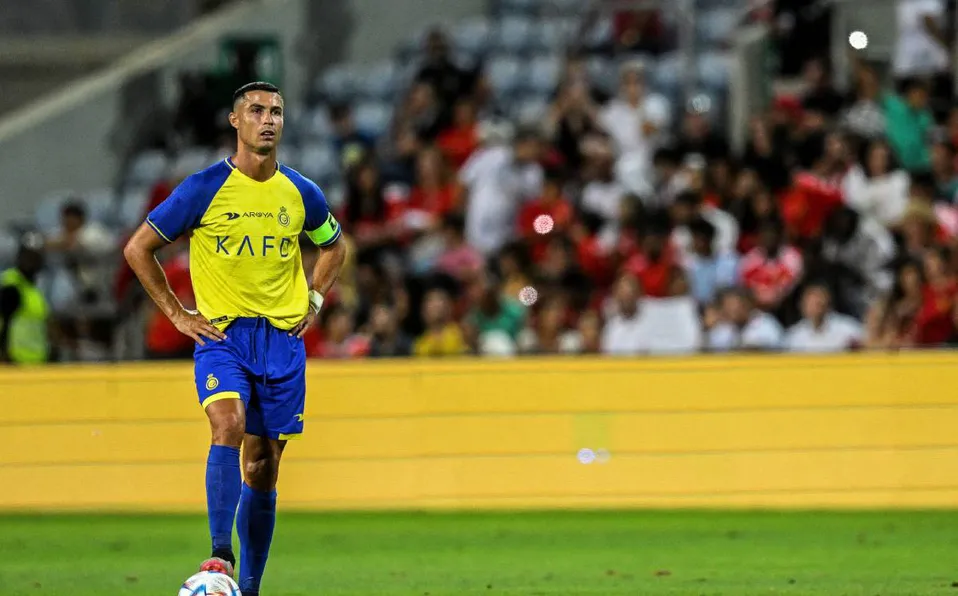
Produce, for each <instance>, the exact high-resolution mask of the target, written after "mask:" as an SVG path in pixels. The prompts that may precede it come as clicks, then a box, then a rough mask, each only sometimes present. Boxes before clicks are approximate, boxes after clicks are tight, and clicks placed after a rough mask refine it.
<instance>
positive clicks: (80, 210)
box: [60, 200, 86, 219]
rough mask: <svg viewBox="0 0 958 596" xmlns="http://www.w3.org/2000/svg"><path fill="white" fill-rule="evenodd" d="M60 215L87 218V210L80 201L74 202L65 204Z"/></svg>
mask: <svg viewBox="0 0 958 596" xmlns="http://www.w3.org/2000/svg"><path fill="white" fill-rule="evenodd" d="M60 213H61V214H63V215H64V216H73V217H78V218H80V219H85V218H86V209H85V208H84V207H83V203H81V202H80V201H79V200H73V201H70V202H69V203H66V204H64V205H63V208H62V209H61V210H60Z"/></svg>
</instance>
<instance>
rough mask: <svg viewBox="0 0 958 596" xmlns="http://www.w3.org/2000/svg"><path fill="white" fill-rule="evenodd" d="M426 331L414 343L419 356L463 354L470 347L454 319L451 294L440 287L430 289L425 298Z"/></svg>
mask: <svg viewBox="0 0 958 596" xmlns="http://www.w3.org/2000/svg"><path fill="white" fill-rule="evenodd" d="M422 318H423V323H424V324H425V331H424V332H423V334H422V335H420V336H419V338H418V339H416V341H415V343H414V344H413V353H414V354H415V355H416V356H419V357H427V358H428V357H443V356H461V355H463V354H465V353H466V351H467V349H468V347H467V345H466V340H465V338H464V336H463V333H462V329H460V328H459V325H457V324H456V323H455V321H453V319H452V303H451V302H450V299H449V294H448V293H447V292H446V291H445V290H443V289H440V288H435V289H432V290H429V291H428V292H427V293H426V296H425V298H424V299H423V304H422Z"/></svg>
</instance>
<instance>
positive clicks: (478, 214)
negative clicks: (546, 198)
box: [459, 126, 542, 255]
mask: <svg viewBox="0 0 958 596" xmlns="http://www.w3.org/2000/svg"><path fill="white" fill-rule="evenodd" d="M486 135H487V138H486V139H484V141H483V144H482V146H481V147H480V148H479V149H478V150H477V151H476V152H475V153H473V155H472V157H470V158H469V160H468V161H467V162H466V164H465V165H464V166H463V168H462V170H461V171H460V172H459V180H460V182H461V183H462V185H463V187H464V188H465V191H466V201H465V209H466V211H465V212H466V239H467V240H468V242H469V244H470V245H472V246H474V247H476V248H477V249H478V250H479V251H480V252H482V253H483V254H484V255H491V254H493V253H494V252H496V251H497V250H499V249H501V248H502V247H503V246H504V245H505V244H506V242H508V241H509V240H510V239H511V238H512V236H513V231H514V230H515V221H516V214H517V213H518V212H519V208H520V205H521V202H522V201H523V200H524V199H527V198H533V197H535V196H537V195H538V194H539V192H541V185H542V168H541V166H539V163H538V160H539V157H540V154H541V146H540V141H539V138H538V136H536V135H535V134H534V133H531V132H523V133H521V134H520V135H519V136H518V137H517V138H516V139H515V142H514V144H513V146H512V147H510V146H509V144H508V141H507V135H506V131H505V130H502V129H500V128H499V127H497V126H489V127H488V129H487V131H486Z"/></svg>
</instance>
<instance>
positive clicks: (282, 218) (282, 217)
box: [276, 207, 289, 228]
mask: <svg viewBox="0 0 958 596" xmlns="http://www.w3.org/2000/svg"><path fill="white" fill-rule="evenodd" d="M276 221H278V222H279V225H281V226H283V227H284V228H285V227H287V226H288V225H289V212H288V211H286V207H280V208H279V215H277V216H276Z"/></svg>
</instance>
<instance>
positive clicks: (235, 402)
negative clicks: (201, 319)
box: [194, 338, 250, 576]
mask: <svg viewBox="0 0 958 596" xmlns="http://www.w3.org/2000/svg"><path fill="white" fill-rule="evenodd" d="M231 340H233V338H231ZM194 358H195V374H196V387H197V392H198V394H199V398H200V403H201V405H202V407H203V410H204V411H205V412H206V415H207V417H208V418H209V422H210V434H211V441H210V450H209V454H208V456H207V460H206V506H207V514H208V516H209V528H210V539H211V542H212V549H211V550H212V555H211V557H212V558H211V559H209V560H207V561H206V562H204V563H203V565H202V567H201V568H202V569H204V570H212V571H221V572H223V573H227V574H228V575H231V576H232V575H233V567H234V566H235V565H236V557H235V556H234V555H233V523H234V521H235V518H236V508H237V506H238V505H239V499H240V493H241V491H242V483H243V477H242V472H241V469H240V447H241V446H242V443H243V437H244V435H245V432H246V418H247V408H246V404H247V403H248V401H249V397H250V386H249V382H248V380H247V377H246V373H245V370H244V366H243V364H242V363H241V362H239V360H238V358H237V357H236V355H235V352H234V351H232V350H230V349H228V348H227V347H226V346H222V345H215V344H207V345H206V346H204V347H203V348H197V350H196V353H195V355H194ZM224 561H225V563H226V564H228V567H227V565H225V564H224V563H223V562H224Z"/></svg>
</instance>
